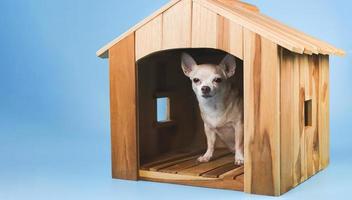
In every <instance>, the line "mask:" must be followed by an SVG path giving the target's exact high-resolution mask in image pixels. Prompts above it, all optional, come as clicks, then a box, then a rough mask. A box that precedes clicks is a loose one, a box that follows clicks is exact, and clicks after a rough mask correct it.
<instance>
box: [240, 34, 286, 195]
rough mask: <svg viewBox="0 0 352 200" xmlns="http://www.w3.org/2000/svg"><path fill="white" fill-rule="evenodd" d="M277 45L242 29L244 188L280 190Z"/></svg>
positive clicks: (267, 191)
mask: <svg viewBox="0 0 352 200" xmlns="http://www.w3.org/2000/svg"><path fill="white" fill-rule="evenodd" d="M279 70H280V68H279V55H278V46H277V45H276V44H274V43H272V42H270V41H269V40H267V39H265V38H262V37H260V36H259V35H257V34H255V33H253V32H251V31H249V30H246V29H245V30H244V102H246V103H245V106H244V113H245V117H244V118H245V121H244V127H245V129H244V131H245V138H244V145H245V146H244V149H245V165H244V168H245V173H244V190H245V192H249V193H255V194H266V195H279V194H280V135H279V133H280V110H279V109H280V107H279V103H280V71H279Z"/></svg>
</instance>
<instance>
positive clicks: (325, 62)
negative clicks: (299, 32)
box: [318, 55, 330, 169]
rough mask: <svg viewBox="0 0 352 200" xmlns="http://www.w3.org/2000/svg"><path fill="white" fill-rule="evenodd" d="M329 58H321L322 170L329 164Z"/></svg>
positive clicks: (320, 149)
mask: <svg viewBox="0 0 352 200" xmlns="http://www.w3.org/2000/svg"><path fill="white" fill-rule="evenodd" d="M329 93H330V91H329V57H328V56H322V55H320V57H319V110H318V113H319V114H318V123H319V124H318V130H319V133H318V134H319V152H320V167H319V168H320V169H324V168H326V167H327V166H328V164H329V134H330V124H329V123H330V121H329V119H330V116H329V115H330V113H329V109H330V108H329V104H330V100H329Z"/></svg>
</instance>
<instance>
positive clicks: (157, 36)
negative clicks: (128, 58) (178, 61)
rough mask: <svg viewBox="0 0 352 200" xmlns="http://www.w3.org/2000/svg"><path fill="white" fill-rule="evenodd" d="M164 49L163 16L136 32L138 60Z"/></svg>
mask: <svg viewBox="0 0 352 200" xmlns="http://www.w3.org/2000/svg"><path fill="white" fill-rule="evenodd" d="M161 48H162V15H159V16H157V17H155V18H154V19H153V20H151V21H150V22H148V23H147V24H145V25H144V26H142V27H141V28H139V29H138V30H137V31H136V60H138V59H140V58H142V57H143V56H146V55H148V54H150V53H152V52H154V51H159V50H161Z"/></svg>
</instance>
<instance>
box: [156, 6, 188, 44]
mask: <svg viewBox="0 0 352 200" xmlns="http://www.w3.org/2000/svg"><path fill="white" fill-rule="evenodd" d="M191 26H192V0H184V1H181V2H179V3H178V4H176V5H174V6H173V7H171V8H170V9H168V10H167V11H165V12H164V13H163V37H162V38H163V42H162V43H163V49H172V48H187V47H190V46H191V29H192V27H191Z"/></svg>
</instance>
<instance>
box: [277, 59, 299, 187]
mask: <svg viewBox="0 0 352 200" xmlns="http://www.w3.org/2000/svg"><path fill="white" fill-rule="evenodd" d="M299 68H300V67H299V55H297V54H294V56H293V83H294V84H293V88H292V89H293V91H292V92H293V113H292V117H293V137H292V139H293V146H292V148H293V166H292V170H293V186H296V185H298V184H299V183H300V181H301V176H302V175H301V148H300V133H301V132H300V130H301V128H300V127H301V120H300V117H301V113H300V86H299ZM284 148H285V147H284ZM286 148H288V147H286ZM282 162H283V161H282ZM281 193H283V192H281Z"/></svg>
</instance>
